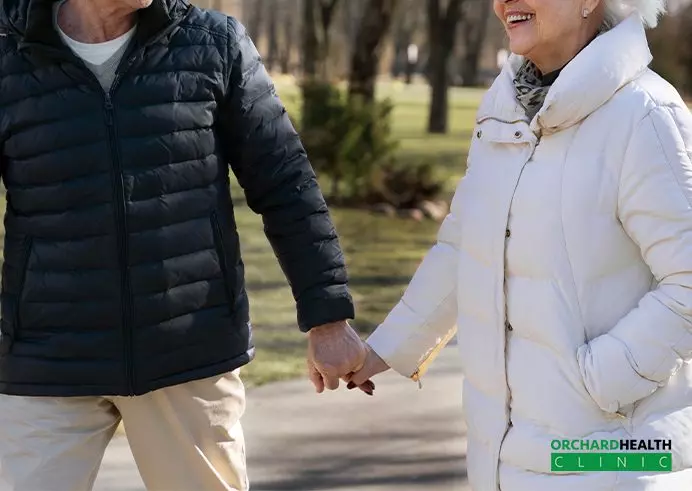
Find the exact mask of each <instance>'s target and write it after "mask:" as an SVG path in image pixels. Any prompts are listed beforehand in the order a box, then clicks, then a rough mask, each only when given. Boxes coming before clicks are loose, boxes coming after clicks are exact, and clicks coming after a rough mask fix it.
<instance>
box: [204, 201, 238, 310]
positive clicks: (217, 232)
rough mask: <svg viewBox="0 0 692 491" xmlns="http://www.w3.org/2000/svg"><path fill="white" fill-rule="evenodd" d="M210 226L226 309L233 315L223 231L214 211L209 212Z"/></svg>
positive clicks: (233, 300)
mask: <svg viewBox="0 0 692 491" xmlns="http://www.w3.org/2000/svg"><path fill="white" fill-rule="evenodd" d="M210 219H211V226H212V232H213V234H214V247H215V248H216V255H217V256H218V257H219V266H220V267H221V274H222V275H223V285H224V289H225V291H226V300H227V302H228V309H229V311H230V314H231V315H233V306H234V305H235V298H234V297H235V296H234V295H233V294H232V293H231V289H230V287H229V283H228V280H229V277H228V263H227V262H226V251H225V248H224V245H223V232H222V230H221V224H220V223H219V216H218V214H217V213H216V211H212V213H211V218H210Z"/></svg>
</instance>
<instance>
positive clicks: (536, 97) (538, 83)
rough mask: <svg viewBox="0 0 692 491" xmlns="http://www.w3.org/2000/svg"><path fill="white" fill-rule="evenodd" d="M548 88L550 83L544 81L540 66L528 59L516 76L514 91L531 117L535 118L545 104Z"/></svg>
mask: <svg viewBox="0 0 692 491" xmlns="http://www.w3.org/2000/svg"><path fill="white" fill-rule="evenodd" d="M548 90H550V84H546V83H544V79H543V76H542V75H541V72H540V70H539V69H538V67H537V66H536V65H534V64H533V63H532V62H530V61H528V60H527V61H525V62H524V64H523V65H522V66H521V68H520V69H519V71H518V72H517V75H516V76H515V77H514V91H515V92H516V98H517V101H519V104H521V106H522V107H523V108H524V111H526V115H527V116H528V117H529V119H533V117H534V116H535V115H536V113H538V111H539V110H540V109H541V107H542V106H543V102H544V101H545V96H546V95H547V94H548Z"/></svg>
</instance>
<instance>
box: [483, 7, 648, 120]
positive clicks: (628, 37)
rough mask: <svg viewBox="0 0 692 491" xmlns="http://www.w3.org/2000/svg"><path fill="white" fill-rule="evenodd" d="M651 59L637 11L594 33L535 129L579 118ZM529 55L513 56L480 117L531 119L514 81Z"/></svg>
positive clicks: (568, 67)
mask: <svg viewBox="0 0 692 491" xmlns="http://www.w3.org/2000/svg"><path fill="white" fill-rule="evenodd" d="M651 60H652V56H651V52H650V50H649V46H648V43H647V39H646V33H645V31H644V26H643V25H642V22H641V20H640V19H639V17H638V16H637V15H632V16H630V17H628V18H627V19H625V20H624V21H622V22H621V23H620V24H618V25H617V26H616V27H614V28H613V29H611V30H610V31H608V32H606V33H604V34H602V35H600V36H598V37H597V38H596V39H594V40H593V41H592V42H591V43H590V44H589V45H588V46H586V47H585V48H584V49H583V50H582V51H581V52H580V53H579V54H578V55H577V56H575V57H574V58H573V59H572V61H570V62H569V63H568V64H567V65H566V66H565V67H564V68H563V70H562V72H561V73H560V76H559V77H558V78H557V80H556V81H555V83H554V84H553V85H552V86H551V88H550V90H549V91H548V94H547V96H546V98H545V102H544V104H543V107H542V108H541V110H540V111H539V112H538V114H536V116H535V117H534V119H533V121H531V122H530V124H531V129H532V130H533V131H534V132H545V133H553V132H556V131H560V130H563V129H565V128H569V127H570V126H573V125H575V124H577V123H579V122H580V121H582V120H584V119H585V118H586V117H588V116H589V115H590V114H591V113H593V112H594V111H595V110H596V109H598V108H599V107H601V106H602V105H603V104H605V103H606V102H608V100H610V98H611V97H613V95H614V94H615V93H616V92H617V91H618V90H619V89H621V88H622V87H623V86H625V85H627V84H628V83H629V82H631V81H632V80H634V79H636V78H637V77H638V76H639V75H640V74H641V73H642V72H643V71H645V70H646V68H647V67H648V65H649V63H651ZM524 61H525V59H524V58H523V57H521V56H517V55H511V56H510V58H509V60H508V62H507V63H506V64H505V66H504V67H503V69H502V72H501V73H500V75H499V76H498V78H497V79H496V80H495V82H494V83H493V85H492V87H491V88H490V90H489V91H488V94H486V97H485V98H484V100H483V102H482V103H481V107H480V109H479V111H478V122H482V121H483V120H485V119H497V120H500V121H504V122H516V121H521V120H524V121H526V122H528V118H527V116H526V114H525V112H524V109H523V108H522V107H521V106H520V105H519V103H518V102H517V100H516V97H515V91H514V83H513V80H514V77H515V74H516V73H517V70H518V69H519V67H521V65H522V64H523V63H524Z"/></svg>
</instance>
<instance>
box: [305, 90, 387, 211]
mask: <svg viewBox="0 0 692 491" xmlns="http://www.w3.org/2000/svg"><path fill="white" fill-rule="evenodd" d="M302 90H303V97H304V100H303V120H302V132H301V136H302V139H303V143H304V144H305V147H306V150H307V151H308V155H309V156H310V160H311V162H312V164H313V167H314V168H315V171H316V172H317V173H318V174H319V175H320V176H326V177H328V178H329V179H330V180H331V198H332V200H334V201H339V202H344V201H351V202H353V201H362V200H363V199H364V198H365V197H366V196H367V194H368V191H369V187H370V186H369V183H370V180H371V179H372V175H373V172H374V170H375V169H377V168H378V167H379V166H382V165H385V164H388V163H391V162H393V160H394V153H395V151H396V148H397V142H396V141H395V140H394V139H393V138H392V136H391V125H390V119H391V112H392V108H393V107H392V104H391V102H389V101H384V102H376V103H374V104H366V103H363V102H362V100H361V99H359V98H353V97H352V98H349V97H348V96H346V95H345V94H344V93H343V92H342V91H340V90H339V89H338V88H337V87H335V86H333V85H331V84H327V83H322V82H310V83H307V84H304V85H303V86H302Z"/></svg>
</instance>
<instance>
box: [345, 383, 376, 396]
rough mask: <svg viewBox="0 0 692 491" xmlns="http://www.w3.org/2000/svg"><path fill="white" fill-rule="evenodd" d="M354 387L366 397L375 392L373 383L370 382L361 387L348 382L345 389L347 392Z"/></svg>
mask: <svg viewBox="0 0 692 491" xmlns="http://www.w3.org/2000/svg"><path fill="white" fill-rule="evenodd" d="M356 387H358V388H359V389H360V390H361V391H362V392H365V393H366V394H367V395H369V396H371V395H373V393H374V392H375V383H374V382H373V381H372V380H368V381H366V382H365V383H364V384H363V385H356V384H355V383H353V382H349V383H348V385H347V386H346V388H347V389H348V390H353V389H355V388H356Z"/></svg>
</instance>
